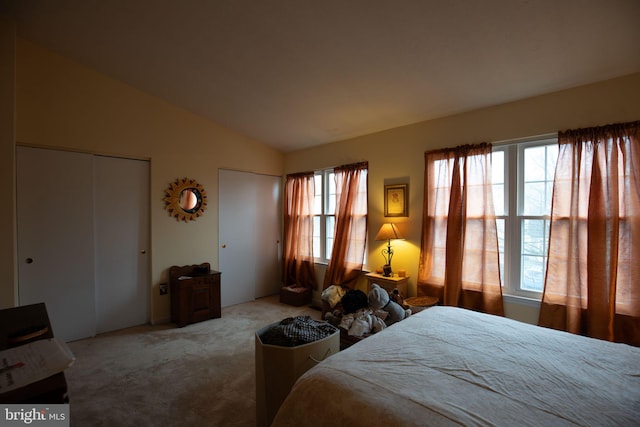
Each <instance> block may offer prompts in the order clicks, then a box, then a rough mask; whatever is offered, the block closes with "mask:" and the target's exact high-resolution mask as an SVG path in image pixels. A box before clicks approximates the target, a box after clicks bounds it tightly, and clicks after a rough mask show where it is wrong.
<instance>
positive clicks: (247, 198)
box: [218, 169, 280, 307]
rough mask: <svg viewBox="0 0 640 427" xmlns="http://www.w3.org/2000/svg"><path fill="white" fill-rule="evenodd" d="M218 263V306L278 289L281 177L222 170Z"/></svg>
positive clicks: (249, 298)
mask: <svg viewBox="0 0 640 427" xmlns="http://www.w3.org/2000/svg"><path fill="white" fill-rule="evenodd" d="M218 179H219V191H218V197H219V203H218V209H219V213H218V218H219V227H218V228H219V240H220V250H219V254H220V256H219V263H218V264H219V266H220V271H221V272H222V289H221V300H222V306H223V307H226V306H229V305H234V304H239V303H242V302H246V301H252V300H254V299H255V298H256V297H261V296H265V295H272V294H274V293H277V292H278V290H279V289H280V274H279V251H280V249H279V244H280V243H279V242H280V220H279V213H280V208H279V206H280V178H279V177H273V176H267V175H258V174H253V173H247V172H238V171H230V170H223V169H221V170H220V171H219V174H218Z"/></svg>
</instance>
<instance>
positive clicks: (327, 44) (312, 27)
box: [0, 0, 640, 151]
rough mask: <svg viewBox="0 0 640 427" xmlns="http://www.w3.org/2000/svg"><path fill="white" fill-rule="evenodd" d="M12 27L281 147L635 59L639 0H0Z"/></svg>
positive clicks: (611, 73)
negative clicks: (14, 23) (11, 22)
mask: <svg viewBox="0 0 640 427" xmlns="http://www.w3.org/2000/svg"><path fill="white" fill-rule="evenodd" d="M0 8H2V10H3V11H4V12H5V13H9V14H12V15H13V16H14V17H15V20H16V24H17V31H18V36H19V37H22V38H24V39H26V40H30V41H32V42H35V43H38V44H40V45H42V46H44V47H46V48H49V49H51V50H53V51H55V52H58V53H60V54H62V55H65V56H67V57H70V58H72V59H74V60H76V61H78V62H80V63H83V64H85V65H87V66H89V67H92V68H94V69H96V70H98V71H101V72H103V73H105V74H107V75H109V76H111V77H113V78H115V79H118V80H120V81H123V82H125V83H127V84H129V85H131V86H134V87H136V88H139V89H141V90H143V91H146V92H148V93H150V94H153V95H156V96H158V97H160V98H163V99H165V100H167V101H169V102H171V103H174V104H176V105H179V106H182V107H184V108H186V109H188V110H190V111H192V112H194V113H196V114H199V115H202V116H204V117H206V118H209V119H211V120H212V121H215V122H217V123H220V124H222V125H224V126H226V127H228V128H231V129H234V130H236V131H238V132H241V133H243V134H246V135H248V136H251V137H254V138H256V139H258V140H260V141H262V142H264V143H267V144H269V145H272V146H274V147H276V148H278V149H280V150H283V151H291V150H296V149H300V148H305V147H310V146H313V145H318V144H323V143H327V142H333V141H337V140H341V139H346V138H350V137H354V136H359V135H364V134H368V133H373V132H377V131H380V130H384V129H388V128H392V127H397V126H402V125H407V124H411V123H415V122H419V121H423V120H428V119H433V118H438V117H443V116H447V115H451V114H456V113H460V112H464V111H469V110H473V109H477V108H482V107H486V106H491V105H497V104H501V103H505V102H509V101H514V100H517V99H522V98H526V97H531V96H536V95H540V94H544V93H549V92H553V91H557V90H562V89H566V88H570V87H574V86H579V85H583V84H588V83H591V82H595V81H600V80H605V79H609V78H614V77H618V76H622V75H627V74H631V73H634V72H638V71H640V25H639V22H640V1H639V0H483V1H480V0H397V1H389V0H322V1H314V0H215V1H213V0H181V1H176V0H106V1H105V0H5V1H4V5H3V6H0Z"/></svg>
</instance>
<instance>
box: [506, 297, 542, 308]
mask: <svg viewBox="0 0 640 427" xmlns="http://www.w3.org/2000/svg"><path fill="white" fill-rule="evenodd" d="M502 299H503V301H504V302H506V303H509V304H518V305H525V306H527V307H534V308H540V302H541V301H540V300H539V299H536V298H527V297H523V296H519V295H507V294H502Z"/></svg>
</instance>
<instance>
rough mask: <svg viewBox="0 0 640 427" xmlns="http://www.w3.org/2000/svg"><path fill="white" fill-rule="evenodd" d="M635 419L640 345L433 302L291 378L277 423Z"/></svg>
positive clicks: (639, 413) (639, 408) (594, 422)
mask: <svg viewBox="0 0 640 427" xmlns="http://www.w3.org/2000/svg"><path fill="white" fill-rule="evenodd" d="M302 425H304V426H340V425H342V426H452V425H465V426H508V427H514V426H515V427H520V426H545V427H546V426H558V425H580V426H589V427H592V426H638V425H640V348H636V347H632V346H628V345H624V344H613V343H609V342H606V341H600V340H595V339H590V338H585V337H581V336H578V335H573V334H569V333H565V332H560V331H555V330H551V329H545V328H541V327H537V326H533V325H529V324H525V323H521V322H517V321H514V320H510V319H506V318H502V317H498V316H490V315H485V314H481V313H476V312H473V311H469V310H464V309H458V308H452V307H440V306H438V307H432V308H429V309H427V310H424V311H422V312H420V313H418V314H416V315H413V316H411V317H409V318H408V319H405V320H403V321H402V322H400V323H398V324H395V325H393V326H391V327H389V328H387V329H385V330H383V331H381V332H379V333H377V334H375V335H373V336H371V337H369V338H367V339H365V340H363V341H361V342H360V343H358V344H356V345H353V346H352V347H350V348H348V349H347V350H344V351H341V352H339V353H337V354H335V355H333V356H331V357H329V358H328V359H327V360H325V361H324V362H322V363H320V364H318V365H317V366H315V367H314V368H312V369H311V370H309V371H308V372H307V373H305V374H304V375H303V376H302V377H301V378H299V380H298V381H297V383H296V384H295V385H294V387H293V389H292V391H291V393H290V394H289V396H288V397H287V399H286V400H285V402H284V403H283V405H282V406H281V408H280V411H279V412H278V414H277V416H276V418H275V420H274V423H273V426H277V427H281V426H296V427H297V426H302Z"/></svg>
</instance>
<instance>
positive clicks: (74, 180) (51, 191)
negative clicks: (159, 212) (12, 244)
mask: <svg viewBox="0 0 640 427" xmlns="http://www.w3.org/2000/svg"><path fill="white" fill-rule="evenodd" d="M92 162H93V160H92V156H91V155H89V154H82V153H71V152H64V151H55V150H43V149H37V148H29V147H17V189H18V192H17V225H18V227H17V228H18V283H19V285H18V299H19V304H20V305H27V304H34V303H39V302H44V303H45V304H46V306H47V312H48V314H49V318H50V320H51V325H52V328H53V332H54V334H55V335H56V336H58V337H61V338H62V339H64V340H66V341H72V340H76V339H80V338H85V337H89V336H93V335H95V331H96V318H95V302H94V301H95V297H94V286H93V283H94V251H93V248H94V240H93V236H94V233H93V189H92V186H93V184H92V180H91V176H92Z"/></svg>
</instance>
